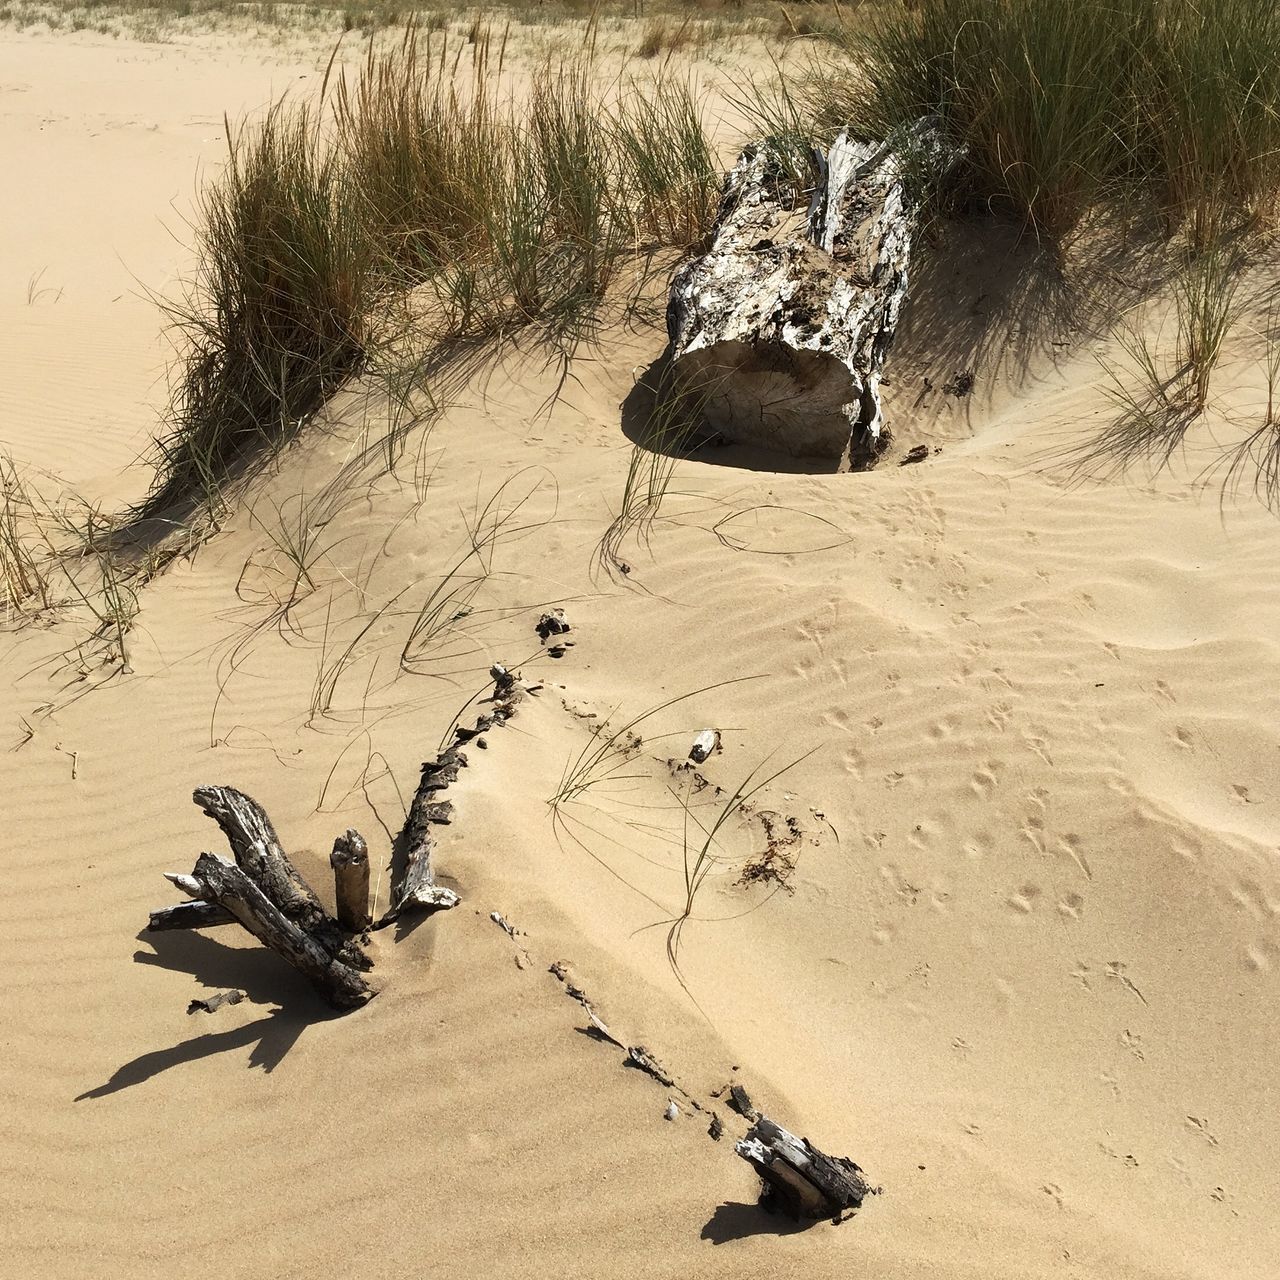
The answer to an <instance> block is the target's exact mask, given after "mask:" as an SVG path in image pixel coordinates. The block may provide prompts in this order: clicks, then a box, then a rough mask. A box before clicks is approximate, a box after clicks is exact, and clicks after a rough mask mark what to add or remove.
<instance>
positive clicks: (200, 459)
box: [139, 104, 372, 517]
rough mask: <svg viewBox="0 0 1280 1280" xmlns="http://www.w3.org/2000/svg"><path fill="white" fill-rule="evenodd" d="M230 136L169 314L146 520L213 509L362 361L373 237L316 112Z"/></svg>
mask: <svg viewBox="0 0 1280 1280" xmlns="http://www.w3.org/2000/svg"><path fill="white" fill-rule="evenodd" d="M227 136H228V156H227V163H226V166H225V168H224V169H223V171H222V173H221V175H220V176H219V178H218V179H217V181H216V182H215V183H214V184H213V185H212V186H211V187H209V188H208V189H207V190H206V191H205V193H204V195H203V197H202V199H201V204H200V208H199V212H198V218H197V222H196V239H197V251H198V265H197V267H196V271H195V275H194V278H193V280H192V282H191V287H190V289H189V291H188V293H187V296H186V297H185V298H184V299H183V300H182V301H180V302H178V303H175V304H173V305H171V306H170V307H169V311H168V314H169V318H170V320H171V322H172V324H173V325H174V327H175V329H176V333H177V336H178V339H179V342H180V344H181V347H182V355H181V360H180V365H179V369H178V376H177V380H176V386H175V388H174V392H173V399H172V404H171V407H170V413H169V420H168V426H169V429H168V431H167V433H166V434H165V435H163V436H162V437H161V438H160V439H159V440H158V441H157V444H156V454H155V464H156V476H155V482H154V484H153V487H152V490H151V493H150V494H149V496H148V497H147V499H146V501H145V503H144V504H143V505H142V507H141V509H140V511H139V514H140V515H141V516H143V517H147V516H166V515H168V514H169V513H171V512H172V511H173V510H174V509H179V510H182V509H190V508H192V507H196V508H200V507H203V508H205V509H206V510H209V511H211V512H216V510H217V507H218V503H219V499H220V495H221V493H222V491H223V490H224V488H225V487H226V485H227V484H228V483H229V482H231V481H232V480H234V479H235V478H236V477H237V476H238V475H239V474H240V473H241V472H242V470H243V469H244V467H245V466H247V465H248V464H249V463H250V462H253V461H257V460H259V459H260V458H261V457H263V456H264V455H267V454H270V453H272V452H274V451H275V450H277V449H279V448H280V447H281V446H282V445H284V444H285V443H287V442H288V441H289V440H291V439H292V438H293V437H294V436H295V435H296V434H297V432H298V430H299V428H300V427H301V426H302V425H303V424H304V423H305V422H307V421H308V420H309V419H310V418H311V417H312V415H314V414H315V413H316V411H317V410H318V409H319V408H320V407H321V406H322V405H323V404H324V403H325V401H326V400H327V399H328V398H329V397H330V396H331V395H332V394H333V393H334V392H335V391H336V390H337V389H338V387H340V386H341V385H342V384H343V382H344V381H346V379H348V378H349V377H351V376H352V375H353V374H354V373H357V372H358V371H359V370H360V369H361V367H362V366H363V365H364V363H365V360H366V357H367V345H366V344H367V335H368V333H369V311H370V303H371V301H372V292H371V284H372V280H371V275H370V271H369V258H368V254H369V238H368V235H367V234H366V229H365V227H364V225H363V224H362V222H361V221H360V219H359V217H358V216H357V208H356V205H355V203H354V201H353V200H352V199H351V197H350V192H349V190H348V188H347V185H346V183H345V182H344V181H343V174H342V170H341V166H340V164H339V162H338V157H337V156H336V155H335V154H334V153H333V152H332V151H330V150H329V149H328V148H327V147H326V146H325V145H324V143H323V141H322V139H321V138H320V136H319V130H318V121H317V119H316V117H315V115H314V113H313V112H312V111H310V110H308V109H307V108H306V107H305V106H292V105H286V104H278V105H276V106H274V107H272V108H271V109H270V110H269V111H268V112H267V114H266V116H265V117H264V118H263V119H262V120H261V121H260V122H258V123H256V124H246V125H241V126H239V127H238V128H234V129H233V128H231V127H230V126H228V131H227Z"/></svg>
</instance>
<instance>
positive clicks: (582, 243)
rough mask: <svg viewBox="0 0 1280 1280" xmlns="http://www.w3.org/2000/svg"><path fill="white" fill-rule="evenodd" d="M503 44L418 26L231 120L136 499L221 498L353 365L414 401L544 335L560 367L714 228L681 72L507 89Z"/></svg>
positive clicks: (566, 68) (156, 511)
mask: <svg viewBox="0 0 1280 1280" xmlns="http://www.w3.org/2000/svg"><path fill="white" fill-rule="evenodd" d="M464 53H465V54H466V55H467V56H468V57H469V60H470V61H469V65H468V66H465V67H462V66H460V64H461V62H462V59H463V56H464ZM504 59H505V37H504V38H503V40H502V41H500V42H498V43H497V44H496V45H495V43H494V41H493V39H492V37H491V35H490V33H489V28H488V27H487V26H485V27H483V28H481V29H480V31H479V33H478V34H477V35H476V36H475V39H473V40H472V41H470V42H469V43H467V44H465V45H464V44H460V43H459V42H457V41H454V42H453V43H451V42H450V40H449V37H448V35H447V34H445V35H443V36H440V37H439V38H436V37H434V36H433V34H432V33H431V32H429V31H428V32H425V33H423V32H422V31H421V30H420V29H419V28H418V27H417V26H416V25H413V24H411V25H410V26H409V28H408V29H407V30H406V32H405V35H404V36H403V38H402V39H401V40H400V41H398V42H397V43H395V44H394V45H392V46H390V47H385V48H384V47H378V46H374V45H371V46H370V51H369V54H368V56H367V58H366V60H365V61H364V63H363V64H362V65H361V66H360V67H359V68H358V69H357V70H356V71H355V72H354V73H352V74H350V75H348V74H347V73H345V72H339V73H338V74H337V75H335V76H326V88H325V91H324V94H322V101H321V102H320V103H319V104H314V103H312V104H307V103H303V104H288V103H280V104H277V105H276V106H275V107H273V108H272V109H271V110H269V111H268V112H267V113H266V115H265V116H264V117H263V118H262V119H260V120H258V121H256V122H249V123H246V124H243V125H241V126H239V127H238V128H234V129H232V128H230V127H229V128H228V138H229V145H228V159H227V164H226V166H225V168H224V170H223V171H222V173H221V174H220V176H219V177H218V178H217V180H216V181H215V182H214V183H213V184H212V185H211V186H210V187H209V188H208V190H207V191H206V192H205V194H204V196H203V198H202V201H201V205H200V209H199V216H198V221H197V224H196V233H197V247H198V265H197V268H196V271H195V274H194V277H193V279H192V281H191V287H190V289H189V291H188V293H187V295H186V297H185V298H184V299H183V300H182V301H181V302H180V303H178V304H177V305H176V306H172V307H171V308H170V309H169V315H170V318H171V320H172V322H173V325H174V328H175V330H176V335H177V338H178V342H179V346H180V351H181V354H180V359H179V363H178V367H177V377H176V381H175V386H174V392H173V397H172V404H171V409H170V414H169V420H168V430H167V431H166V433H165V434H164V435H163V436H162V437H161V439H160V440H159V441H158V442H157V446H156V452H155V463H156V478H155V483H154V485H153V488H152V491H151V493H150V494H149V496H148V498H147V500H146V502H145V503H144V504H143V505H142V507H141V508H140V510H139V512H138V513H136V514H138V515H140V516H142V517H144V518H163V519H174V518H175V516H174V513H175V512H176V513H177V516H176V518H177V519H178V520H179V521H180V520H181V519H182V518H183V517H184V513H189V512H191V511H198V510H201V509H203V510H204V511H205V512H208V513H210V514H216V512H217V510H218V505H219V503H220V501H221V499H222V495H223V493H224V491H225V490H226V488H227V486H228V485H229V484H232V483H234V482H235V480H236V479H237V477H239V476H240V475H242V474H243V473H244V472H245V470H246V468H248V467H250V466H251V465H257V464H258V463H260V461H261V460H262V459H263V458H264V457H268V456H270V455H271V454H272V453H274V452H275V451H276V450H278V449H279V448H281V447H282V446H283V445H285V444H286V443H288V442H289V441H290V440H291V439H293V438H294V437H295V436H296V435H297V433H298V431H299V430H300V428H301V427H302V426H303V425H304V424H305V423H306V422H307V421H309V420H310V419H311V418H312V417H313V416H314V415H315V414H316V413H317V411H318V410H319V409H320V408H321V407H322V406H323V405H324V404H325V403H326V401H327V400H328V399H329V398H330V397H331V396H332V395H333V394H334V392H335V391H337V390H338V388H339V387H341V386H342V385H343V384H344V383H345V382H347V381H348V380H349V379H351V378H352V377H353V376H355V375H357V374H360V373H362V372H368V373H370V374H371V375H375V376H377V377H382V378H384V379H385V380H386V382H387V385H388V387H389V388H393V389H394V391H395V394H396V396H397V397H399V398H400V399H404V398H405V397H406V396H407V395H408V394H410V393H411V392H412V391H413V390H414V389H415V388H418V387H420V386H421V384H422V383H423V381H424V380H426V379H428V378H429V377H430V376H431V374H432V372H433V371H436V372H438V371H439V369H440V368H441V367H442V365H444V364H447V362H448V361H449V359H450V358H452V357H453V356H454V355H456V354H457V353H459V352H466V351H472V352H474V351H475V350H476V349H477V347H478V346H483V345H484V344H489V345H490V346H491V345H492V344H493V343H495V342H502V341H506V340H509V339H512V338H516V337H518V338H520V339H521V340H530V339H531V340H532V341H534V342H535V343H539V344H541V345H543V346H544V347H545V348H546V349H547V351H548V352H549V353H550V354H551V355H553V356H554V357H556V358H558V359H560V360H562V361H565V362H566V363H567V361H568V359H569V358H570V356H571V354H572V352H573V351H574V350H575V349H576V348H577V347H578V346H579V345H580V344H581V343H582V342H584V341H587V340H589V339H590V338H591V336H592V334H593V333H594V332H595V326H596V324H597V322H598V319H599V317H600V313H601V308H602V306H603V305H604V304H605V302H606V299H607V298H608V296H609V295H610V293H611V290H612V289H613V288H614V286H615V285H616V284H617V283H618V281H619V279H620V276H621V275H622V274H623V273H624V272H626V273H627V274H628V275H629V276H632V277H633V276H634V274H635V271H637V270H638V271H640V272H641V273H643V271H644V270H645V268H646V265H647V264H648V263H649V262H650V260H651V259H652V256H653V254H654V253H655V252H658V251H661V250H671V251H672V252H678V251H681V250H686V249H688V248H690V247H691V246H694V245H696V244H697V243H699V242H700V241H701V240H702V238H704V237H705V235H706V234H707V230H708V228H709V227H710V224H711V221H712V218H713V217H714V211H715V207H716V198H717V191H718V186H719V173H718V168H717V165H716V162H715V158H714V152H713V149H712V146H711V143H710V141H709V138H708V135H707V132H706V130H705V128H704V126H703V121H702V112H701V104H700V100H699V98H698V95H697V91H696V89H695V88H694V86H693V85H692V84H691V83H689V82H688V81H687V80H682V79H680V78H678V77H676V76H673V75H670V74H661V75H659V76H657V77H651V78H649V79H648V80H646V81H644V82H643V83H638V82H636V83H633V82H628V83H626V84H624V85H618V84H616V83H614V84H612V85H606V86H604V87H602V86H601V85H600V84H599V83H598V82H597V78H596V76H595V75H594V72H593V70H592V67H591V65H590V63H589V62H585V61H582V60H581V59H576V58H571V59H567V60H564V61H561V62H556V63H548V64H546V65H545V66H543V67H542V68H541V69H540V70H539V71H537V73H536V74H535V75H534V77H533V79H532V83H531V86H530V88H529V90H528V92H527V94H526V95H524V96H523V97H521V98H519V99H517V98H516V97H515V96H513V94H512V92H511V91H510V87H509V86H508V85H507V83H506V81H505V80H504V78H503V66H504ZM633 268H634V269H633ZM633 296H635V295H633ZM398 445H399V438H398V437H397V439H396V440H393V441H391V442H390V443H389V445H388V457H389V458H390V459H391V461H392V464H394V459H395V457H396V451H397V448H398Z"/></svg>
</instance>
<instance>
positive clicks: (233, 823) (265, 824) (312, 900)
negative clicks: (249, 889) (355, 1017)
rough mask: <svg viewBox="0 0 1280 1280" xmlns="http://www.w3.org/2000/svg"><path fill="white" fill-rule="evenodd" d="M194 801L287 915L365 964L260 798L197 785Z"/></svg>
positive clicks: (347, 958) (331, 948) (349, 959)
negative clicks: (282, 839) (296, 861)
mask: <svg viewBox="0 0 1280 1280" xmlns="http://www.w3.org/2000/svg"><path fill="white" fill-rule="evenodd" d="M192 799H193V800H194V801H195V803H196V804H197V805H199V806H200V808H201V809H203V810H204V812H205V813H207V814H208V815H209V817H211V818H212V819H213V820H214V821H215V822H216V823H217V824H218V826H219V827H221V828H222V833H223V835H225V836H226V837H227V843H228V844H229V845H230V846H231V852H232V853H233V854H234V855H235V860H236V863H237V865H238V866H239V867H241V869H242V870H244V871H245V872H246V874H247V875H248V876H249V878H250V879H251V880H252V881H253V882H254V884H256V885H257V886H258V887H259V888H260V889H261V890H262V892H263V893H264V894H266V896H267V898H268V899H269V900H270V901H271V902H272V903H273V904H274V905H275V906H276V907H277V908H278V909H279V911H280V912H281V914H282V915H284V917H285V918H286V919H288V920H291V921H293V923H294V924H296V925H297V926H298V927H299V928H300V929H302V930H303V931H304V932H306V933H307V934H309V935H310V936H311V937H313V938H315V939H316V941H317V942H319V943H320V945H321V946H322V947H324V949H325V950H326V951H328V952H329V953H330V954H331V955H334V956H340V957H341V958H342V960H343V961H344V962H345V963H347V964H351V965H354V966H356V967H361V968H363V967H367V961H366V960H365V958H364V955H363V953H362V952H361V951H360V949H359V947H357V946H355V945H354V944H352V943H351V942H350V941H349V939H348V938H347V937H346V935H345V933H344V932H343V930H342V927H341V925H339V924H338V922H337V920H335V919H334V918H333V916H331V915H330V914H329V913H328V912H327V911H326V910H325V909H324V907H323V906H322V905H321V903H320V899H319V898H317V897H316V895H315V892H314V891H313V890H312V888H311V886H310V885H309V884H308V883H307V882H306V881H305V880H304V879H303V878H302V876H301V875H300V874H299V873H298V870H297V868H296V867H295V866H294V865H293V863H292V862H291V861H290V860H289V856H288V854H286V853H285V851H284V848H283V847H282V846H281V844H280V838H279V836H277V835H276V830H275V827H273V826H272V825H271V819H270V818H268V817H267V814H266V810H264V809H263V807H262V806H261V805H260V804H259V803H258V802H257V801H256V800H254V799H253V798H252V797H250V796H247V795H245V794H244V792H243V791H237V790H236V789H235V788H234V787H197V788H196V789H195V792H194V793H193V795H192Z"/></svg>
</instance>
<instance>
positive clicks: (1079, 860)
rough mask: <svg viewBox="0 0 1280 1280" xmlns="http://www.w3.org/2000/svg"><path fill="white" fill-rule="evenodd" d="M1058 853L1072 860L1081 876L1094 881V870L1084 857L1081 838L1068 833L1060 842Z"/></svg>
mask: <svg viewBox="0 0 1280 1280" xmlns="http://www.w3.org/2000/svg"><path fill="white" fill-rule="evenodd" d="M1058 852H1059V853H1061V854H1064V855H1065V856H1066V857H1068V858H1070V859H1071V861H1072V862H1074V863H1075V864H1076V866H1077V867H1078V868H1079V870H1080V873H1081V875H1083V876H1084V878H1085V879H1086V880H1092V879H1093V868H1092V867H1090V866H1089V860H1088V859H1087V858H1086V857H1085V856H1084V852H1083V850H1082V849H1081V848H1080V837H1079V836H1077V835H1074V834H1072V833H1068V834H1067V835H1065V836H1063V837H1062V839H1061V840H1059V841H1058Z"/></svg>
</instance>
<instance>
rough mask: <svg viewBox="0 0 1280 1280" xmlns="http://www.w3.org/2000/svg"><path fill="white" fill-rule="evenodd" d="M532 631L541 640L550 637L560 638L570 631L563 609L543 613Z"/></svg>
mask: <svg viewBox="0 0 1280 1280" xmlns="http://www.w3.org/2000/svg"><path fill="white" fill-rule="evenodd" d="M534 629H535V630H536V631H537V633H538V635H539V637H541V639H543V640H546V639H548V638H549V637H550V636H562V635H564V634H565V632H566V631H571V630H572V628H571V627H570V626H569V620H568V618H566V617H565V616H564V610H563V609H552V610H551V611H550V612H549V613H544V614H543V615H542V617H540V618H539V619H538V625H537V626H536V627H535V628H534Z"/></svg>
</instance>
